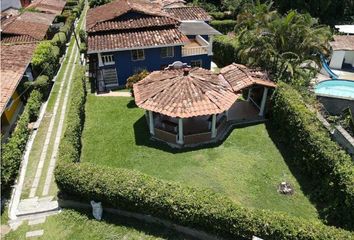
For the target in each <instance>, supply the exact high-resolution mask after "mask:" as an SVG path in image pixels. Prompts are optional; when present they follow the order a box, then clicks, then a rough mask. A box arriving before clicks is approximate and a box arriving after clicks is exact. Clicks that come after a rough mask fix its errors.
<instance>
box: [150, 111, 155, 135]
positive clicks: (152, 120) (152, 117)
mask: <svg viewBox="0 0 354 240" xmlns="http://www.w3.org/2000/svg"><path fill="white" fill-rule="evenodd" d="M149 128H150V134H151V135H155V126H154V115H153V114H152V111H149Z"/></svg>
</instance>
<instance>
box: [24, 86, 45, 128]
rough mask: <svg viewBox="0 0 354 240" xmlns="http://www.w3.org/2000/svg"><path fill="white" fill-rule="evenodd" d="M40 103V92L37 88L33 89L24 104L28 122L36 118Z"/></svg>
mask: <svg viewBox="0 0 354 240" xmlns="http://www.w3.org/2000/svg"><path fill="white" fill-rule="evenodd" d="M41 104H42V93H41V92H39V91H38V90H33V91H32V92H31V95H30V97H29V98H28V100H27V104H26V108H27V112H28V117H29V121H30V122H34V121H36V120H37V118H38V115H39V110H40V108H41Z"/></svg>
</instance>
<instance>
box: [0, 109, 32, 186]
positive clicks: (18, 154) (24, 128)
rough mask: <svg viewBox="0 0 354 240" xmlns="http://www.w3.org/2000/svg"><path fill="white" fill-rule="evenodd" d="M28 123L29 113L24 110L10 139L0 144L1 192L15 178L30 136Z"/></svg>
mask: <svg viewBox="0 0 354 240" xmlns="http://www.w3.org/2000/svg"><path fill="white" fill-rule="evenodd" d="M29 122H30V116H29V112H28V111H27V110H26V109H25V110H24V112H23V113H22V115H21V117H20V118H19V120H18V121H17V125H16V128H15V130H14V132H13V133H12V135H11V137H10V138H9V139H8V141H7V142H6V143H3V144H1V191H6V190H8V189H9V188H10V187H11V185H12V184H13V182H14V181H15V179H16V177H17V174H18V171H19V168H20V165H21V160H22V155H23V152H24V151H25V148H26V143H27V140H28V137H29V134H30V130H29V129H28V124H29Z"/></svg>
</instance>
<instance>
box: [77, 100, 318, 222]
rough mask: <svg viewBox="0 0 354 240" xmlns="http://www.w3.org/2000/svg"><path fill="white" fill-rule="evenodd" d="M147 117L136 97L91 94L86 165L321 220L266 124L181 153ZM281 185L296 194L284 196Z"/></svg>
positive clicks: (83, 159)
mask: <svg viewBox="0 0 354 240" xmlns="http://www.w3.org/2000/svg"><path fill="white" fill-rule="evenodd" d="M143 115H144V112H143V110H142V109H139V108H137V107H135V105H134V102H133V101H132V99H131V98H123V97H97V96H94V95H92V94H90V95H88V99H87V103H86V120H85V127H84V132H83V138H82V141H83V149H82V161H83V162H92V163H95V164H101V165H106V166H111V167H123V168H129V169H136V170H139V171H141V172H144V173H147V174H150V175H153V176H155V177H158V178H161V179H166V180H171V181H177V182H180V183H182V184H186V185H190V186H194V187H202V188H210V189H212V190H214V191H216V192H219V193H223V194H225V195H226V196H228V197H230V198H231V199H232V200H234V201H235V202H238V203H240V204H242V205H243V206H247V207H256V208H262V209H271V210H276V211H283V212H287V213H289V214H292V215H296V216H302V217H305V218H317V217H318V215H317V211H316V208H315V207H314V206H313V205H312V204H311V203H310V201H309V200H308V199H307V198H306V196H304V194H303V192H302V191H301V188H300V186H299V183H298V182H297V180H296V179H295V178H294V177H293V175H292V173H291V172H290V170H289V168H288V166H287V165H286V163H285V161H284V159H283V157H282V155H281V154H280V152H279V151H278V149H277V148H276V146H275V144H274V143H273V142H272V140H271V138H270V137H269V135H268V132H267V129H266V127H265V125H264V124H259V125H256V126H250V127H244V128H237V129H234V130H233V132H232V133H231V134H230V135H229V137H228V138H227V139H226V140H225V142H223V143H222V144H221V145H219V146H214V147H207V148H201V149H194V150H186V151H178V150H173V149H171V148H169V147H168V146H166V145H164V144H160V143H157V142H152V141H151V140H150V139H149V134H148V129H147V124H146V121H145V119H144V118H143ZM281 181H288V182H290V183H291V184H292V185H293V186H294V187H295V194H294V195H292V196H284V195H281V194H279V193H278V192H277V186H278V184H279V183H280V182H281Z"/></svg>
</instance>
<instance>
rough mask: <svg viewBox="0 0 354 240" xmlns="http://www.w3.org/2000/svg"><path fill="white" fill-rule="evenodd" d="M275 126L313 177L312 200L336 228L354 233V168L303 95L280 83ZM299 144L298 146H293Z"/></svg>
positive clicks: (298, 162) (274, 105) (275, 99)
mask: <svg viewBox="0 0 354 240" xmlns="http://www.w3.org/2000/svg"><path fill="white" fill-rule="evenodd" d="M271 122H272V124H273V127H274V129H276V131H277V135H278V136H277V137H278V138H279V142H281V143H283V144H284V145H285V146H286V150H287V152H288V154H289V155H290V156H292V157H291V160H292V161H293V162H292V164H293V165H295V166H296V167H297V168H299V169H301V170H302V173H303V174H306V175H307V176H309V177H310V178H311V179H312V181H313V185H314V187H315V188H316V191H315V192H313V193H312V194H311V197H312V199H314V200H315V201H316V202H319V203H320V205H321V206H322V207H321V208H322V209H323V210H322V215H323V216H324V217H325V218H326V219H327V220H328V221H329V222H330V223H332V224H334V225H337V226H342V227H346V228H348V229H352V230H353V229H354V222H353V219H354V211H351V210H352V209H354V164H353V162H352V160H351V158H350V156H349V155H347V154H346V153H345V152H344V151H343V150H342V149H340V148H339V146H338V145H337V144H336V143H335V142H333V141H332V140H331V138H330V136H329V133H328V132H327V130H326V129H325V128H324V126H323V125H322V123H321V122H320V121H319V120H318V119H317V116H316V113H315V112H312V111H310V110H309V109H308V108H307V107H306V105H305V102H304V100H303V99H302V97H301V95H300V94H299V93H298V92H297V91H296V90H295V89H293V88H292V87H291V86H289V85H287V84H285V83H279V84H278V89H277V91H276V92H275V95H274V97H273V98H272V121H271ZM293 143H296V144H293Z"/></svg>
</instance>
